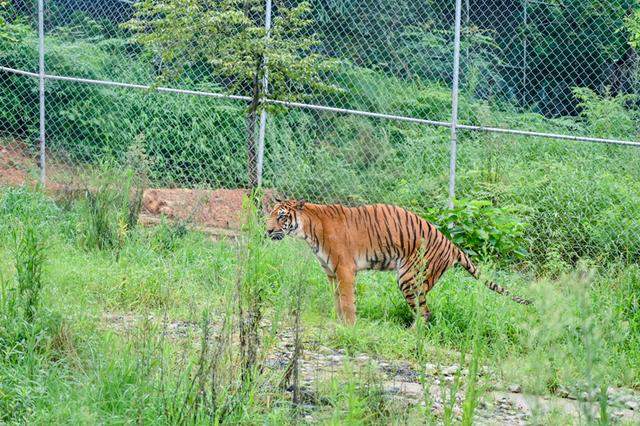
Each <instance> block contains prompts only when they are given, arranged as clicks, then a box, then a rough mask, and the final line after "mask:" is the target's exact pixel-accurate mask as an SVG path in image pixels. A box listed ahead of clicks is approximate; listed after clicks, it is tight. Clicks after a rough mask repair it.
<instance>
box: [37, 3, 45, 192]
mask: <svg viewBox="0 0 640 426" xmlns="http://www.w3.org/2000/svg"><path fill="white" fill-rule="evenodd" d="M38 80H39V89H38V90H39V92H40V93H39V94H40V183H41V184H42V185H44V184H45V183H46V180H47V169H46V154H45V149H46V143H45V96H44V0H38Z"/></svg>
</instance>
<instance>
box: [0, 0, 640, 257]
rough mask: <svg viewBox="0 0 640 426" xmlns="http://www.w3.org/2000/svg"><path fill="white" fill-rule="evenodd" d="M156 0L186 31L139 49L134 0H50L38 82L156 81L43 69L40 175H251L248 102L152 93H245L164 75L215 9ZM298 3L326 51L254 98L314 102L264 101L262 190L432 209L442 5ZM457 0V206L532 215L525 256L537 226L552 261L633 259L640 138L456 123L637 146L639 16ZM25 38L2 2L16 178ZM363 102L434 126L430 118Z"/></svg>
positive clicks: (170, 179)
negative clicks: (131, 166) (323, 62)
mask: <svg viewBox="0 0 640 426" xmlns="http://www.w3.org/2000/svg"><path fill="white" fill-rule="evenodd" d="M163 2H164V4H171V5H172V6H175V7H178V12H176V13H175V14H174V15H172V16H174V17H175V23H177V24H175V25H179V27H178V30H181V31H182V32H183V33H184V34H185V38H184V39H180V40H174V39H171V38H169V39H167V40H163V41H162V42H161V43H159V44H155V45H153V46H151V47H149V46H145V45H144V44H141V43H139V42H137V41H136V39H135V35H136V33H135V31H134V30H133V29H132V27H131V26H130V25H127V24H126V23H127V22H130V20H131V19H133V18H135V17H136V6H135V3H136V2H133V1H125V0H108V1H102V2H95V1H89V0H48V1H46V2H45V6H46V8H45V16H44V18H45V32H46V36H45V47H46V56H45V63H46V72H47V74H49V75H50V76H68V77H77V78H82V79H91V80H101V81H106V82H110V81H111V82H121V83H133V84H138V85H148V86H151V87H150V88H149V89H141V88H139V87H138V88H133V87H131V88H129V87H112V86H109V85H108V84H107V85H97V84H91V83H90V82H86V81H85V82H79V81H60V80H58V79H54V78H48V79H47V81H46V112H47V119H46V133H47V159H48V166H49V167H48V179H49V180H50V181H55V179H56V177H57V176H59V175H60V176H61V175H73V174H74V173H80V171H81V170H86V169H90V168H92V167H94V166H96V165H98V164H100V163H102V162H105V161H113V162H116V163H117V164H124V163H125V162H126V161H128V160H127V159H128V158H130V157H131V155H132V152H137V153H142V154H143V156H144V159H145V165H144V167H145V168H146V169H145V170H146V172H147V173H148V176H149V178H150V184H151V185H152V186H154V187H184V188H212V189H217V188H246V187H248V186H250V185H251V178H250V176H249V173H248V169H249V168H251V167H252V165H253V164H254V163H255V159H252V158H251V156H252V155H255V153H254V154H252V153H251V152H252V150H253V151H255V147H254V144H255V141H256V134H257V133H258V129H257V127H258V124H257V123H256V122H254V125H253V126H248V123H249V122H252V120H251V117H250V116H249V115H248V113H247V106H248V104H249V102H248V100H240V99H234V100H232V99H217V98H210V97H205V96H189V95H185V94H179V93H171V94H170V93H158V92H157V91H156V90H155V89H157V87H158V86H167V87H171V88H179V89H189V90H197V91H202V92H211V93H220V94H233V95H244V96H251V95H252V87H250V86H247V85H246V84H240V85H238V84H235V83H236V82H234V81H233V79H232V78H230V77H229V75H227V74H222V73H220V72H219V69H218V65H219V64H217V63H216V61H215V60H214V59H215V58H214V59H211V58H209V57H207V55H206V54H201V55H200V54H195V53H189V54H185V56H184V57H182V56H178V57H175V58H171V62H176V63H180V65H181V67H180V72H179V73H177V74H176V75H171V78H167V75H166V71H167V69H169V67H170V64H169V63H168V59H167V56H166V55H163V51H162V50H163V49H171V48H172V46H173V45H172V43H174V44H175V43H178V42H184V43H185V45H187V46H190V44H189V43H191V42H193V43H194V44H193V46H196V47H197V46H200V44H197V43H195V41H194V40H196V38H194V37H195V36H193V37H191V38H188V37H187V36H188V35H191V36H192V35H193V34H197V33H198V30H199V29H202V28H203V27H202V25H204V24H203V23H202V22H201V20H198V19H195V20H194V19H192V20H188V19H186V18H187V17H190V16H200V15H201V16H206V17H211V16H214V15H213V14H214V13H215V12H216V9H215V8H216V7H217V5H218V4H219V2H209V1H204V0H193V1H191V2H179V1H171V0H163ZM163 2H161V1H155V2H150V3H155V4H159V3H163ZM143 3H149V1H145V2H143ZM240 3H242V2H239V3H238V4H240ZM245 3H247V4H252V5H253V7H254V8H253V9H250V10H248V11H244V12H243V13H244V15H243V16H245V17H248V18H249V19H250V20H251V22H253V23H254V24H255V25H256V27H260V28H262V27H263V26H264V13H265V11H264V5H262V3H261V2H259V1H258V2H253V3H252V2H245ZM229 4H234V3H233V2H229ZM299 4H300V2H298V1H294V0H287V1H281V2H280V1H276V2H274V3H273V16H274V31H276V32H277V31H279V28H283V27H282V26H279V25H282V22H283V19H286V18H285V17H284V16H286V15H284V14H285V11H286V10H287V8H289V9H291V8H294V7H296V6H297V5H299ZM310 5H311V11H310V13H309V14H307V15H306V19H307V20H308V21H307V25H306V26H305V27H304V29H303V31H302V32H304V33H305V34H306V35H307V36H311V37H313V38H314V39H315V40H316V41H317V43H316V44H314V45H313V48H312V49H311V52H312V54H313V55H320V56H323V57H326V58H330V59H332V60H334V62H333V63H332V66H331V67H328V68H327V69H322V70H321V71H320V72H319V73H318V74H319V78H320V79H321V80H322V83H323V87H322V88H318V87H319V86H314V85H312V84H309V85H300V84H291V85H290V86H287V84H288V82H286V81H285V82H284V83H283V84H284V86H287V87H288V91H280V92H278V91H276V90H274V91H273V92H268V93H266V94H262V95H261V96H263V98H262V99H261V100H262V101H264V96H265V95H266V96H267V97H268V98H270V99H275V100H279V101H289V100H296V101H299V102H305V103H307V104H310V105H311V106H314V105H316V106H322V107H326V108H323V109H322V110H314V109H312V108H301V107H300V105H297V104H296V105H282V104H279V105H271V106H269V108H268V119H267V121H266V146H265V154H264V155H265V157H264V170H263V186H265V187H266V188H269V189H274V190H276V191H278V192H280V193H282V194H283V195H286V196H296V197H304V198H307V199H309V200H317V201H321V202H344V203H351V204H356V203H366V202H390V203H395V204H400V205H403V206H407V207H410V208H414V209H417V210H420V211H425V210H429V209H433V208H436V207H437V208H443V207H444V206H446V201H447V181H448V161H449V132H448V129H447V126H449V124H448V123H449V122H450V120H451V114H452V110H451V108H452V107H451V85H452V79H453V75H452V73H453V66H452V64H453V51H454V49H453V38H454V12H455V7H454V1H449V0H448V1H445V2H442V1H438V2H436V1H427V2H414V1H408V0H403V1H390V0H376V1H373V0H370V1H369V0H368V1H349V0H340V1H331V2H324V1H319V0H313V1H311V2H310ZM462 6H463V9H462V30H461V58H460V88H461V93H460V100H459V106H458V113H459V117H460V123H461V125H462V129H463V130H461V133H460V147H459V149H458V152H459V160H458V168H457V169H458V176H457V179H456V192H457V194H458V197H460V198H465V199H476V200H488V201H490V202H491V203H492V204H493V205H495V206H498V207H501V206H518V208H520V210H519V212H520V213H518V214H519V215H520V217H521V218H522V220H523V221H524V222H526V223H527V231H526V235H527V241H528V249H529V250H528V251H529V253H530V258H531V259H534V258H535V259H536V261H545V259H547V258H548V257H549V256H551V255H553V253H551V254H549V253H547V252H543V251H544V250H542V249H540V247H541V246H543V245H544V242H545V239H548V238H551V237H549V236H550V235H551V236H554V237H553V238H555V239H556V240H557V241H558V242H560V243H562V244H560V245H559V246H558V247H563V248H560V249H558V250H559V251H561V253H559V256H560V257H561V258H563V259H565V260H573V259H576V258H580V257H584V256H595V257H603V256H604V257H607V258H609V259H614V258H625V259H632V258H633V256H637V255H638V254H639V253H640V250H639V249H638V243H635V242H634V241H638V240H640V229H638V225H637V222H638V221H637V216H638V212H640V206H639V205H638V203H639V201H638V196H637V194H639V193H640V188H639V187H638V183H637V182H640V179H638V178H640V172H639V170H638V167H639V166H638V165H639V164H640V162H639V161H638V155H639V154H638V153H639V152H640V151H638V149H637V148H634V147H618V146H598V145H593V144H589V143H584V142H572V141H553V140H552V139H550V138H536V137H527V136H519V135H508V134H507V135H505V134H500V133H493V132H491V131H489V132H476V131H469V130H465V129H469V128H474V129H476V130H477V127H481V126H489V127H497V128H501V129H506V130H515V131H534V132H543V133H549V134H558V135H570V136H579V137H581V136H585V137H592V138H604V139H613V140H623V141H636V140H638V128H639V126H638V125H639V122H638V119H639V117H640V115H639V114H638V108H637V94H638V87H639V86H638V55H637V49H636V45H635V44H634V43H635V42H634V40H636V38H637V37H638V36H637V35H635V36H634V30H633V28H634V23H636V22H637V21H640V17H639V16H640V15H639V14H638V13H637V11H636V10H635V8H636V7H635V3H634V2H632V1H629V0H608V1H595V0H594V1H583V0H561V1H556V0H553V1H551V0H547V1H543V0H510V1H504V0H500V1H493V0H478V1H473V0H463V2H462ZM180 7H182V8H183V9H179V8H180ZM189 7H193V8H196V9H194V10H195V12H194V11H193V10H187V8H189ZM194 13H195V15H194ZM199 14H200V15H199ZM156 18H158V17H155V18H153V19H156ZM180 19H182V20H180ZM203 20H204V19H203ZM171 24H172V21H170V20H169V21H168V25H171ZM230 25H231V24H230ZM156 29H157V28H156ZM207 30H210V28H207ZM149 31H150V30H149ZM203 31H204V30H203ZM179 33H180V32H178V33H177V34H179ZM171 34H172V35H175V34H176V33H171ZM263 37H275V38H274V39H277V37H278V34H275V33H274V34H266V33H264V32H255V38H254V39H251V38H249V39H248V40H245V41H247V43H249V44H251V43H254V42H256V40H258V39H259V38H263ZM634 37H636V38H634ZM185 40H187V41H188V43H187V42H185ZM278 40H280V41H279V42H281V41H282V39H278ZM37 42H38V38H37V7H36V4H35V2H32V1H24V0H13V1H11V2H9V3H8V5H7V7H5V9H4V10H2V11H1V12H0V66H2V67H5V68H3V70H0V147H1V149H2V151H1V152H2V157H3V159H2V165H3V166H2V167H4V168H5V169H6V170H8V168H12V170H13V169H16V170H22V171H23V172H20V173H22V174H19V176H23V175H25V176H26V175H29V176H37V171H34V170H35V169H36V168H37V145H38V138H39V136H38V126H39V121H38V120H39V118H38V84H37V83H38V82H37V79H36V78H34V76H25V75H18V74H16V73H14V72H11V71H9V70H8V69H9V68H11V69H17V70H23V71H28V72H32V73H37V72H38V49H37ZM199 42H200V41H198V43H199ZM207 46H209V45H207ZM267 46H268V49H267V50H266V54H265V55H266V57H267V58H269V56H270V55H271V59H273V61H271V62H270V64H271V65H272V66H274V67H276V66H277V64H278V60H280V59H281V58H280V57H279V56H278V55H279V52H281V51H278V50H277V49H278V45H276V44H274V45H267ZM280 47H281V45H280ZM269 48H271V49H273V50H272V51H270V50H269ZM194 49H195V47H194ZM196 53H197V52H196ZM205 53H206V52H205ZM275 75H276V76H275V77H273V78H274V79H277V73H276V74H275ZM285 80H286V79H285ZM278 84H279V82H278V81H277V80H276V81H274V85H275V87H278ZM270 86H271V84H270ZM294 91H295V96H293V95H292V94H293V93H294ZM267 102H268V101H267ZM261 105H262V104H261ZM332 108H336V109H342V110H341V111H332V110H331V109H332ZM345 110H346V111H345ZM351 110H353V111H355V112H360V113H362V114H354V113H350V112H349V111H351ZM364 113H375V114H390V115H397V116H399V117H400V118H405V119H407V120H411V119H424V120H430V121H431V122H434V123H433V124H436V126H430V125H425V124H419V123H415V122H414V123H411V122H402V121H395V120H393V119H392V118H393V117H391V119H390V118H389V117H386V118H381V117H379V116H377V117H374V116H364V115H363V114H364ZM248 117H249V119H248ZM256 117H257V115H256ZM465 126H466V127H465ZM474 126H475V127H474ZM251 147H253V148H251ZM18 163H20V164H21V165H20V166H19V167H18V166H7V164H18ZM12 173H13V175H15V176H18V174H16V173H17V172H15V173H14V172H12ZM3 175H5V176H3V177H2V179H3V181H4V180H9V181H11V179H13V181H15V182H13V181H12V182H13V183H17V181H19V180H20V179H19V178H15V177H13V178H11V179H8V178H7V177H6V176H9V175H10V173H9V172H6V171H5V172H3ZM596 206H597V207H596ZM607 224H609V225H608V226H607ZM604 228H606V229H607V231H606V232H605V231H603V230H602V229H604ZM636 258H637V257H636Z"/></svg>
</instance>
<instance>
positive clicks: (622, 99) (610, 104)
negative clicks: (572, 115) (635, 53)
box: [573, 87, 638, 139]
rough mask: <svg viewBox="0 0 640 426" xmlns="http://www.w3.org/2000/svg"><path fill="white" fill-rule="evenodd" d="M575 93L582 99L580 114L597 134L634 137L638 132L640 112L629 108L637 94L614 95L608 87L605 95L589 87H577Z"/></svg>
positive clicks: (579, 106)
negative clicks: (639, 113) (639, 114)
mask: <svg viewBox="0 0 640 426" xmlns="http://www.w3.org/2000/svg"><path fill="white" fill-rule="evenodd" d="M573 94H574V95H575V97H576V98H577V99H578V100H579V101H580V103H579V104H578V108H580V110H581V111H580V116H581V117H583V118H584V119H585V120H586V122H587V124H588V125H589V127H590V128H591V131H592V132H593V133H594V134H595V135H597V136H600V137H612V138H621V139H633V138H634V137H635V136H636V135H637V134H638V127H637V122H638V113H637V111H633V110H631V109H629V108H628V105H629V104H630V103H631V101H633V100H636V99H637V96H635V95H625V94H617V95H613V94H611V93H610V92H609V90H608V89H607V90H606V91H605V93H604V94H603V95H598V94H597V93H596V92H594V91H593V90H591V89H589V88H587V87H575V88H574V89H573Z"/></svg>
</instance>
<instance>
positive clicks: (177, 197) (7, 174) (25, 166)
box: [0, 141, 273, 236]
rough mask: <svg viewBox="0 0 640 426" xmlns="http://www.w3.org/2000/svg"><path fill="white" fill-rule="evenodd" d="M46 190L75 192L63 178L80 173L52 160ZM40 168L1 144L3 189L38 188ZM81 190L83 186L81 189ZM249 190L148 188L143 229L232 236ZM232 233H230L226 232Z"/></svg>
mask: <svg viewBox="0 0 640 426" xmlns="http://www.w3.org/2000/svg"><path fill="white" fill-rule="evenodd" d="M47 174H48V176H49V179H48V181H47V185H46V189H47V190H48V191H51V192H54V193H59V192H64V193H68V192H73V191H74V188H75V190H77V187H78V186H79V185H77V184H76V183H71V184H70V183H69V182H68V181H69V179H65V178H64V177H63V176H67V177H68V176H72V177H73V176H79V175H80V172H79V171H78V170H76V171H75V173H74V170H71V169H69V167H65V166H64V165H63V164H62V163H56V162H55V161H53V160H51V161H49V162H48V163H47ZM38 176H39V168H38V159H37V155H34V154H32V153H30V150H29V149H28V147H27V146H26V145H25V144H24V143H21V142H19V141H9V142H7V141H4V142H0V185H7V186H21V185H27V186H35V185H36V184H37V182H38ZM80 186H81V185H80ZM249 193H250V191H249V190H247V189H185V188H149V189H146V190H145V191H144V194H143V210H142V217H141V222H142V224H143V225H156V224H158V223H160V221H161V220H160V218H161V217H163V216H164V217H166V218H168V219H169V220H172V221H180V222H183V223H185V224H189V225H192V226H195V227H196V229H199V230H202V231H204V232H208V233H211V234H214V235H218V236H219V235H233V234H234V232H232V231H235V230H238V229H239V228H240V221H241V211H242V200H243V199H244V197H245V196H247V195H249ZM272 194H273V192H272V191H269V190H266V191H265V196H264V198H263V207H264V208H266V207H267V206H268V204H269V200H270V198H271V196H272ZM225 230H230V231H231V232H225Z"/></svg>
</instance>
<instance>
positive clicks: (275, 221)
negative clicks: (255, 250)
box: [267, 198, 305, 240]
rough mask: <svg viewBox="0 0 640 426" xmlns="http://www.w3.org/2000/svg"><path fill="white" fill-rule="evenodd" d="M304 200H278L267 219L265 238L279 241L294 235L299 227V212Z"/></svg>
mask: <svg viewBox="0 0 640 426" xmlns="http://www.w3.org/2000/svg"><path fill="white" fill-rule="evenodd" d="M304 203H305V202H304V200H285V201H283V200H279V199H277V198H276V205H275V206H274V207H273V210H272V211H271V213H270V214H269V217H268V218H267V236H268V237H269V238H271V239H272V240H281V239H283V238H284V237H285V235H295V234H296V232H297V231H298V229H299V227H300V216H299V214H300V212H301V211H302V209H303V208H304Z"/></svg>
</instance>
